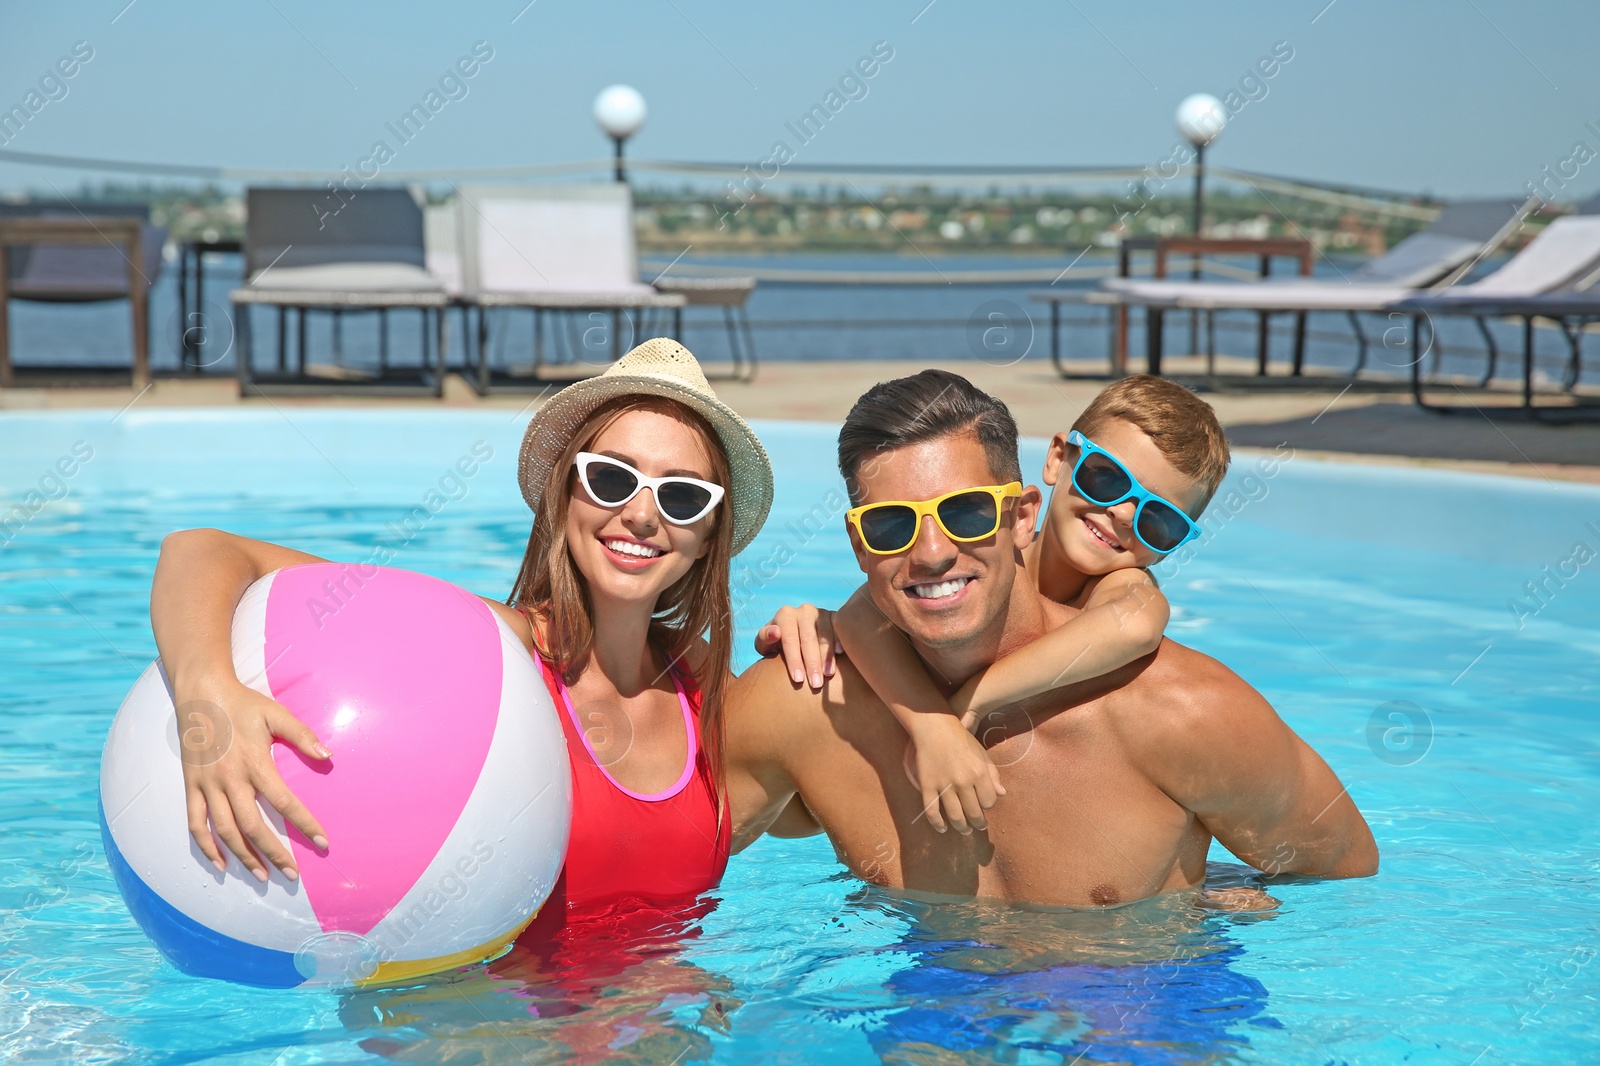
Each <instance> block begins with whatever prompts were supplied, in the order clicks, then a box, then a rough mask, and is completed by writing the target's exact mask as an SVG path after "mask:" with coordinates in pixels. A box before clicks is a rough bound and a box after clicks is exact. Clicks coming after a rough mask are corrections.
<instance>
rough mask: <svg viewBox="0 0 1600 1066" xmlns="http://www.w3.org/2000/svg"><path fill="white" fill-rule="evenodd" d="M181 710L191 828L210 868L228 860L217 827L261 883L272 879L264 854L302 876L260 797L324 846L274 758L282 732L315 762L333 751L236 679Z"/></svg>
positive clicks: (194, 697)
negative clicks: (274, 746) (265, 813)
mask: <svg viewBox="0 0 1600 1066" xmlns="http://www.w3.org/2000/svg"><path fill="white" fill-rule="evenodd" d="M177 710H178V747H179V752H180V754H181V756H182V759H183V783H184V793H185V796H186V798H187V801H188V810H189V832H190V834H191V835H193V837H194V839H195V843H196V844H198V845H199V846H200V850H201V851H202V852H204V853H205V856H206V857H207V858H208V859H210V860H211V864H212V865H213V866H215V867H216V868H217V869H218V870H219V871H221V870H225V869H226V868H227V862H226V860H225V859H224V858H223V857H222V854H221V852H220V851H219V849H218V848H217V842H216V839H215V838H214V837H213V836H212V830H213V829H215V831H216V836H217V837H221V838H222V842H223V843H224V844H226V845H227V846H228V850H230V851H232V852H233V853H234V854H235V855H237V856H238V857H239V861H240V862H242V863H244V864H245V865H246V866H247V867H249V868H250V872H251V873H253V874H255V876H256V879H257V880H258V881H265V880H266V879H267V869H266V866H265V864H264V863H263V861H262V859H263V857H265V859H266V860H267V861H269V862H271V863H272V864H273V865H274V866H276V867H278V868H279V869H280V870H282V871H283V872H284V875H285V876H286V877H288V878H289V879H290V880H295V879H297V878H298V877H299V876H300V875H299V871H298V870H297V869H295V865H294V855H293V853H292V852H291V851H290V850H289V849H288V848H287V847H285V846H284V844H283V841H282V840H280V839H279V838H278V835H277V833H275V832H274V831H273V828H272V826H271V825H270V824H269V823H268V822H267V820H266V819H265V818H263V817H262V815H261V810H260V807H259V806H258V805H257V803H256V795H257V793H259V794H260V795H261V797H262V799H264V800H265V801H266V802H267V803H268V804H270V805H271V806H272V808H273V809H274V810H276V811H277V812H278V813H279V814H281V815H283V818H284V820H285V821H286V822H288V823H289V824H290V825H293V826H294V827H295V828H296V829H298V830H300V832H301V833H303V834H305V836H306V838H307V839H309V840H310V841H311V842H312V843H313V844H314V845H316V846H317V847H318V848H321V849H326V848H327V846H328V840H327V836H326V834H325V833H323V831H322V826H321V825H320V824H319V823H318V822H317V820H316V819H315V818H313V817H312V816H311V812H310V811H309V810H307V809H306V807H305V805H304V804H302V803H301V802H300V800H299V799H298V798H296V796H295V794H294V793H293V792H291V791H289V787H288V786H287V785H286V784H284V781H283V778H282V776H280V775H279V773H278V767H277V765H276V764H275V763H274V762H273V761H272V740H273V738H274V737H278V738H280V739H282V740H284V741H286V742H288V743H289V744H290V745H292V746H293V747H295V748H296V749H298V750H299V751H300V752H301V753H302V754H304V755H305V756H306V757H307V758H311V759H317V760H322V759H326V758H328V757H329V755H330V754H331V753H330V752H329V751H328V749H327V748H326V747H324V746H323V744H322V742H321V741H320V740H318V739H317V735H316V733H314V732H313V731H312V730H311V727H309V726H307V725H306V724H305V723H304V722H302V721H300V720H299V719H298V718H296V717H295V716H294V715H293V714H291V713H290V712H289V709H288V708H286V707H284V706H283V704H281V703H278V702H277V701H276V700H273V699H271V698H269V697H267V696H263V695H262V694H261V693H259V692H257V691H255V690H254V689H252V688H249V687H247V686H245V685H243V684H240V683H239V682H238V681H233V682H231V683H229V684H226V685H223V686H220V687H218V688H215V689H209V690H206V691H203V692H199V693H194V694H186V695H185V697H184V698H181V699H180V700H179V701H178V707H177ZM208 816H209V818H210V824H209V825H208V824H207V817H208Z"/></svg>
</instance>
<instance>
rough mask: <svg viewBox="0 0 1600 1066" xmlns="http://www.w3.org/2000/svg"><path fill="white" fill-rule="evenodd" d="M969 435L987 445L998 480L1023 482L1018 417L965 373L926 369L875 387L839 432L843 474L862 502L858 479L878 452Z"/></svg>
mask: <svg viewBox="0 0 1600 1066" xmlns="http://www.w3.org/2000/svg"><path fill="white" fill-rule="evenodd" d="M966 433H971V434H974V435H975V436H976V437H977V438H978V443H979V444H981V445H983V452H984V455H985V457H986V458H987V459H988V461H989V472H990V473H991V474H992V475H993V476H994V478H995V479H996V480H997V481H998V482H1000V483H1001V484H1005V483H1007V482H1011V481H1021V480H1022V464H1021V463H1020V462H1019V461H1018V459H1017V422H1016V419H1014V418H1012V417H1011V411H1010V410H1009V409H1008V408H1007V407H1006V405H1005V404H1003V403H1001V402H1000V401H999V400H997V399H995V398H994V397H993V396H990V395H989V394H988V393H987V392H984V391H983V390H982V389H980V388H978V387H977V386H976V385H974V384H973V383H972V382H970V381H968V380H967V379H966V378H964V377H962V376H961V375H960V374H952V373H950V372H949V371H948V370H924V371H923V372H922V373H920V374H913V375H911V376H910V377H906V378H896V379H895V380H894V381H881V382H879V383H878V384H876V385H874V386H872V388H870V389H868V390H867V391H866V392H864V393H862V395H861V398H860V399H859V400H857V401H856V405H855V406H854V407H852V408H850V413H849V414H848V415H846V416H845V420H844V425H843V426H841V427H840V428H839V473H841V474H843V475H844V483H845V487H846V488H847V489H848V490H849V492H850V503H851V504H852V505H854V504H858V503H860V502H861V486H860V485H859V484H858V483H857V480H856V476H857V474H859V473H860V471H861V467H862V465H863V464H865V463H867V462H868V461H870V460H871V459H872V458H873V457H874V456H876V455H877V454H878V453H880V452H884V451H888V450H890V449H892V448H901V447H904V446H905V445H907V444H916V443H918V442H920V441H925V440H932V439H934V438H936V437H948V436H957V435H960V434H966Z"/></svg>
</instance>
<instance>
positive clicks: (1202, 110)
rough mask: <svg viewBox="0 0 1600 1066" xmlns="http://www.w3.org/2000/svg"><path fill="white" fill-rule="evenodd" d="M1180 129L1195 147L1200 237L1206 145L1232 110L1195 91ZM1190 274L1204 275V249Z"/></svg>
mask: <svg viewBox="0 0 1600 1066" xmlns="http://www.w3.org/2000/svg"><path fill="white" fill-rule="evenodd" d="M1176 120H1177V123H1178V133H1179V134H1180V135H1181V136H1182V137H1183V139H1184V140H1186V141H1188V142H1189V144H1190V145H1191V146H1193V148H1194V222H1193V224H1192V226H1191V228H1192V229H1193V231H1194V236H1195V239H1196V240H1198V239H1199V238H1200V235H1201V232H1202V231H1203V230H1204V228H1205V210H1206V207H1205V203H1206V201H1205V175H1206V145H1208V144H1210V143H1211V142H1212V141H1214V140H1216V139H1217V135H1218V134H1220V133H1221V132H1222V129H1223V127H1224V126H1226V125H1227V124H1228V112H1227V111H1226V110H1225V109H1224V108H1223V106H1222V101H1221V100H1218V99H1217V98H1216V97H1215V96H1212V95H1211V94H1210V93H1195V94H1193V95H1192V96H1186V97H1184V98H1183V102H1182V103H1180V104H1179V105H1178V114H1177V116H1176ZM1189 277H1191V278H1194V279H1197V280H1198V279H1199V277H1200V250H1199V249H1198V248H1197V249H1195V253H1194V258H1193V259H1192V260H1191V261H1190V267H1189ZM1210 325H1211V315H1210V313H1209V312H1208V313H1207V314H1206V326H1207V330H1206V334H1207V338H1206V351H1207V357H1208V358H1209V356H1210V352H1211V337H1210V332H1211V331H1210ZM1199 335H1200V318H1199V315H1198V314H1197V313H1191V314H1190V315H1189V350H1190V351H1191V352H1192V351H1193V350H1194V349H1195V348H1197V347H1198V346H1199V343H1198V342H1199V339H1200V336H1199Z"/></svg>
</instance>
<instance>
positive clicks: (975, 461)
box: [727, 371, 1378, 906]
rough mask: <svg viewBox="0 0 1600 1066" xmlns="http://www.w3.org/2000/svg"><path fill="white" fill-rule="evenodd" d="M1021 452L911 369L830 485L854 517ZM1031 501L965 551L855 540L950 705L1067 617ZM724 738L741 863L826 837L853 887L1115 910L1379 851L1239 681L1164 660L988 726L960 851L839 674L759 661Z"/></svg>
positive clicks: (851, 443)
mask: <svg viewBox="0 0 1600 1066" xmlns="http://www.w3.org/2000/svg"><path fill="white" fill-rule="evenodd" d="M1016 438H1017V433H1016V425H1015V423H1014V422H1013V420H1012V419H1011V416H1010V414H1009V412H1008V411H1007V410H1006V408H1005V406H1004V405H1003V404H1002V403H1000V402H999V401H998V400H996V399H994V398H993V397H991V396H989V395H987V394H985V393H983V392H981V391H980V390H978V389H977V388H975V387H974V386H972V385H971V383H970V382H967V381H966V380H965V379H963V378H960V377H959V376H957V375H953V374H947V373H943V372H938V371H925V372H924V373H922V374H919V375H916V376H914V377H912V378H905V379H901V380H900V381H895V382H888V383H885V384H882V385H878V386H876V387H874V388H873V389H872V390H869V391H868V392H867V394H866V395H864V396H863V397H862V398H861V399H860V400H859V401H858V402H857V404H856V406H855V408H854V409H853V410H852V411H851V413H850V416H849V417H848V418H847V419H846V422H845V425H844V427H843V428H842V430H841V432H840V454H839V464H840V471H841V473H843V475H844V477H845V482H846V484H847V486H848V487H849V489H850V493H851V502H852V504H853V505H855V506H860V505H863V504H870V503H876V502H882V501H891V500H892V501H925V500H932V499H935V498H937V497H940V496H943V495H945V494H947V493H951V492H956V491H958V490H963V489H969V488H974V487H985V486H999V485H1006V484H1008V483H1010V482H1013V481H1020V480H1021V473H1020V468H1019V465H1018V460H1017V440H1016ZM1040 503H1041V497H1040V494H1039V491H1038V489H1036V488H1033V487H1031V486H1029V487H1027V488H1025V489H1024V490H1023V492H1022V494H1021V495H1020V497H1009V498H1005V499H1002V500H1001V502H1000V506H1001V508H1002V510H1001V513H1000V516H999V517H1000V521H999V526H998V528H997V529H996V531H995V532H994V534H993V535H992V536H989V537H986V538H985V539H982V540H977V541H957V540H954V539H952V538H951V537H950V536H948V535H947V533H946V531H945V530H944V529H943V528H941V526H940V524H939V523H938V522H936V521H935V520H934V519H933V518H932V517H931V516H928V515H923V516H921V517H920V518H919V519H918V521H920V522H921V525H920V527H919V529H918V532H917V536H916V539H915V540H914V541H913V542H912V544H911V545H910V547H909V548H908V549H906V550H904V551H902V552H898V553H894V554H876V553H871V552H868V551H866V550H865V549H864V547H863V545H862V544H861V543H860V540H859V535H858V534H857V533H856V531H855V530H853V529H852V530H851V541H852V544H853V545H854V547H855V551H856V558H857V562H858V564H859V565H860V567H861V569H862V571H863V572H864V573H865V574H866V577H867V586H868V590H869V592H870V594H871V597H872V601H873V602H874V603H875V604H876V605H877V607H878V609H879V610H881V611H882V612H883V614H884V616H885V617H886V618H887V619H888V620H889V621H890V622H891V623H892V624H893V625H894V626H896V627H897V628H898V629H900V630H901V631H902V632H903V633H904V634H905V636H906V637H907V639H908V640H909V641H910V642H911V644H912V646H913V647H914V648H915V649H916V651H917V652H918V654H919V655H921V657H922V658H923V660H924V661H925V662H926V663H927V664H928V667H929V675H930V677H932V678H933V679H934V680H935V681H936V683H937V684H939V685H940V687H941V688H943V689H944V690H945V691H946V692H947V693H948V692H952V691H954V690H955V689H956V688H957V687H958V686H959V685H961V683H962V682H963V681H965V680H966V679H967V678H969V677H970V676H972V675H973V674H974V673H976V672H977V671H978V670H980V669H982V668H983V667H984V666H986V665H988V664H990V663H992V662H994V661H995V660H996V659H998V658H999V657H1001V656H1003V655H1005V654H1006V653H1007V652H1009V651H1011V650H1013V649H1015V648H1017V647H1020V646H1022V645H1023V644H1027V643H1029V642H1031V641H1033V640H1035V639H1036V638H1038V637H1039V636H1040V635H1041V634H1043V633H1045V632H1047V631H1049V630H1051V629H1053V628H1055V627H1056V626H1059V625H1061V624H1062V623H1064V622H1065V621H1066V620H1067V619H1068V618H1070V617H1072V615H1073V614H1074V611H1073V609H1072V608H1069V607H1063V606H1061V605H1059V604H1056V603H1053V602H1051V601H1050V600H1048V599H1046V598H1045V597H1043V596H1041V595H1040V594H1039V593H1038V592H1037V590H1036V589H1035V588H1034V587H1033V585H1032V583H1031V582H1030V580H1029V579H1028V576H1027V573H1026V571H1025V570H1024V568H1023V565H1022V551H1023V549H1024V548H1025V547H1026V546H1027V545H1028V543H1029V542H1030V540H1031V539H1032V536H1033V530H1034V528H1035V524H1036V522H1037V519H1038V515H1039V508H1040ZM952 588H954V589H956V591H954V592H951V591H950V590H951V589H952ZM930 590H935V591H936V593H937V594H930ZM727 729H728V748H727V751H728V788H729V791H730V794H732V795H735V796H738V797H740V799H741V801H742V802H738V803H735V805H734V806H735V808H736V809H753V810H758V811H759V812H760V813H759V815H758V816H756V817H755V818H751V819H747V820H745V821H743V822H742V823H741V824H736V825H735V826H734V847H735V850H737V849H738V848H740V847H742V846H744V845H745V844H748V843H749V842H750V841H751V840H753V839H755V837H757V836H759V835H760V834H761V833H762V832H763V831H765V830H766V829H768V828H769V827H771V828H772V830H773V831H774V832H777V833H782V834H785V835H796V834H800V833H804V832H807V831H811V832H814V831H816V829H817V828H819V827H820V829H821V830H822V831H824V832H826V833H827V834H828V836H829V838H830V839H831V840H832V842H833V846H834V849H835V851H836V852H837V854H838V856H839V859H840V861H841V862H843V863H844V864H845V865H846V866H847V867H849V868H850V870H851V872H852V873H854V874H855V875H856V876H858V877H861V878H862V879H864V880H867V881H871V882H873V883H875V884H879V885H884V886H888V887H894V888H903V889H910V890H913V891H919V892H927V893H935V894H940V895H955V896H986V897H994V898H1001V899H1009V900H1018V901H1027V902H1032V903H1042V904H1054V905H1064V906H1110V905H1113V904H1119V903H1126V902H1129V901H1132V900H1137V899H1142V898H1144V897H1148V896H1153V895H1156V894H1159V893H1163V892H1169V891H1173V890H1177V889H1183V888H1189V887H1193V886H1198V885H1200V884H1201V883H1202V882H1203V881H1204V879H1205V859H1206V851H1207V849H1208V847H1209V845H1210V843H1211V840H1212V838H1213V837H1215V838H1216V839H1217V840H1219V841H1221V842H1222V843H1223V844H1224V845H1225V846H1226V847H1227V848H1228V849H1229V850H1230V851H1232V852H1233V853H1234V854H1235V855H1237V856H1238V857H1239V858H1241V859H1243V860H1244V861H1246V862H1248V863H1250V864H1251V865H1253V866H1255V867H1257V868H1259V869H1262V870H1265V871H1268V872H1269V873H1299V874H1307V875H1313V876H1322V877H1357V876H1366V875H1369V874H1372V873H1374V872H1375V871H1376V870H1377V863H1378V855H1377V848H1376V845H1375V844H1374V843H1373V840H1372V834H1371V832H1370V831H1369V830H1368V828H1367V825H1366V822H1365V821H1364V820H1363V818H1362V817H1361V814H1360V812H1359V811H1357V810H1356V807H1355V805H1354V803H1353V802H1352V801H1351V800H1350V797H1349V796H1348V795H1347V794H1346V791H1345V789H1344V788H1343V787H1342V786H1341V785H1340V783H1339V780H1338V779H1337V778H1336V777H1335V776H1334V774H1333V772H1332V771H1331V770H1330V769H1329V768H1328V766H1327V764H1326V763H1325V762H1323V760H1322V759H1321V758H1320V757H1319V756H1318V755H1317V754H1316V753H1315V752H1313V751H1312V750H1311V749H1310V748H1309V747H1308V746H1307V745H1306V744H1305V742H1304V741H1302V740H1301V739H1300V738H1299V737H1298V736H1296V735H1295V734H1294V732H1293V731H1291V730H1290V729H1289V728H1288V727H1287V726H1286V725H1285V724H1284V723H1283V722H1282V720H1280V719H1279V718H1278V716H1277V714H1276V713H1274V712H1273V710H1272V708H1271V707H1270V706H1269V705H1268V704H1267V702H1266V701H1265V700H1264V699H1262V697H1261V696H1260V694H1259V693H1257V692H1255V690H1253V689H1252V688H1251V687H1250V686H1249V685H1247V684H1245V683H1244V681H1242V680H1241V679H1240V678H1238V677H1237V676H1236V675H1234V674H1233V673H1232V672H1231V671H1229V670H1228V669H1227V668H1226V667H1224V666H1222V665H1221V664H1220V663H1218V662H1216V661H1215V660H1213V659H1210V658H1208V657H1206V656H1204V655H1201V654H1199V653H1198V652H1195V651H1193V650H1191V649H1188V648H1185V647H1183V646H1182V645H1180V644H1177V643H1174V642H1173V641H1171V640H1164V641H1163V642H1162V643H1161V645H1160V646H1159V648H1158V649H1157V650H1156V652H1155V653H1154V654H1152V655H1148V656H1145V657H1144V658H1142V659H1139V660H1136V661H1135V662H1133V663H1131V664H1129V665H1128V666H1125V667H1123V668H1121V669H1119V670H1116V671H1114V672H1113V673H1111V674H1108V675H1106V676H1104V677H1100V678H1095V679H1092V680H1090V681H1087V682H1083V683H1081V684H1078V685H1074V686H1071V687H1069V688H1062V689H1056V690H1053V691H1051V692H1049V693H1046V694H1045V695H1043V696H1040V697H1036V698H1034V699H1032V700H1029V701H1026V702H1025V703H1024V704H1022V705H1019V706H1016V707H1013V708H1010V709H1008V710H1006V711H1005V712H1002V713H999V714H997V715H994V716H991V717H990V718H989V719H986V720H985V722H984V723H983V724H982V728H981V731H980V739H981V740H982V741H983V743H984V744H985V746H986V747H987V748H988V749H989V754H990V756H991V758H992V759H993V760H994V762H995V764H996V765H997V766H999V767H1001V768H1002V774H1003V775H1004V780H1005V786H1006V796H1005V798H1004V799H1003V800H1001V801H1000V803H999V804H998V805H997V806H996V807H995V808H994V809H993V810H991V811H989V812H988V814H987V829H986V831H982V832H977V833H972V834H970V835H965V836H952V835H948V834H940V833H937V832H935V830H934V829H933V828H932V827H931V826H930V825H929V822H928V818H927V817H926V812H925V810H924V808H923V805H922V800H921V798H920V795H919V790H918V789H917V788H916V787H915V785H914V784H913V782H912V781H911V779H910V775H909V774H908V772H907V770H906V769H905V765H904V759H905V755H906V747H907V738H906V735H905V733H904V732H903V731H902V729H901V728H900V726H899V724H898V723H897V722H896V721H895V719H894V718H893V717H892V716H891V715H890V713H889V711H888V709H887V708H886V707H885V706H884V704H883V702H882V701H881V700H880V699H878V697H877V696H876V695H875V694H874V693H873V692H872V690H871V689H870V688H869V687H868V686H867V685H865V684H864V683H863V681H862V680H861V677H860V675H859V674H858V673H857V672H856V671H855V670H854V669H853V668H852V667H851V666H850V664H849V663H848V661H841V662H840V665H839V669H838V672H837V674H836V675H835V676H834V677H833V678H832V679H831V680H830V681H829V682H828V683H827V684H826V685H825V686H824V687H823V688H822V690H821V691H820V692H814V691H812V690H811V689H810V688H809V687H807V686H805V685H795V684H794V683H792V682H791V681H790V679H789V676H788V674H787V672H786V671H785V668H784V667H783V664H782V663H781V661H779V660H765V661H762V662H760V663H757V664H756V665H755V666H753V667H751V669H750V670H748V671H747V672H746V673H745V674H744V675H743V676H742V677H741V678H740V679H739V681H738V683H737V685H736V688H735V689H734V691H733V692H731V693H730V702H729V714H728V721H727ZM796 797H798V799H799V802H798V803H792V802H791V801H793V800H794V799H795V798H796Z"/></svg>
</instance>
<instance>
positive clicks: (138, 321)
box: [0, 217, 150, 389]
mask: <svg viewBox="0 0 1600 1066" xmlns="http://www.w3.org/2000/svg"><path fill="white" fill-rule="evenodd" d="M144 224H145V223H144V219H142V218H132V217H107V218H92V219H91V218H14V219H0V388H11V387H13V385H14V384H15V380H16V377H15V374H14V372H13V370H12V366H11V317H10V311H11V263H10V249H11V248H12V247H13V246H15V245H26V244H100V243H101V242H105V243H107V244H110V245H112V246H113V247H118V248H119V250H120V251H121V252H122V258H123V259H124V260H126V261H127V264H128V291H127V294H126V295H127V297H128V303H129V305H130V306H131V307H132V312H133V387H134V388H136V389H142V388H144V387H145V386H146V385H148V384H149V383H150V286H149V284H148V282H147V281H146V279H145V276H144V271H143V269H142V268H141V267H140V265H139V264H141V263H142V262H144V249H143V248H141V247H140V242H141V240H142V233H143V229H144ZM118 295H121V294H120V293H106V294H103V295H102V296H100V297H98V298H102V299H113V298H115V297H116V296H118Z"/></svg>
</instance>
